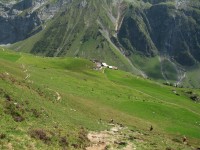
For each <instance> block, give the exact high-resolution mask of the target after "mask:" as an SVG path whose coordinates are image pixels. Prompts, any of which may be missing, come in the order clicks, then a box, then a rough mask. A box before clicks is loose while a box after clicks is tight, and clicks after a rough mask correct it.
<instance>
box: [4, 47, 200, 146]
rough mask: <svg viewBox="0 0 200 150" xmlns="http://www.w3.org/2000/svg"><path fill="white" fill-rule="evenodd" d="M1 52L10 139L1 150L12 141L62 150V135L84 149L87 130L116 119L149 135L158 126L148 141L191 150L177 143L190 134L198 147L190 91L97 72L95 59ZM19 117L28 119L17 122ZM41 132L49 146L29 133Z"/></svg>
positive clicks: (197, 114) (198, 114)
mask: <svg viewBox="0 0 200 150" xmlns="http://www.w3.org/2000/svg"><path fill="white" fill-rule="evenodd" d="M0 54H1V55H0V65H1V68H0V85H1V87H0V119H1V122H0V126H1V131H0V134H5V135H6V137H5V139H2V140H1V142H2V144H1V146H0V148H1V149H7V148H8V147H9V143H11V144H12V147H14V148H15V149H29V148H31V147H35V149H52V148H53V149H60V148H63V147H62V146H60V144H59V140H60V139H61V137H66V138H67V141H68V143H69V144H68V146H67V147H68V148H71V149H73V146H72V145H73V144H77V145H78V146H79V147H78V149H83V147H85V145H86V144H87V143H88V141H84V140H83V139H82V138H80V135H81V136H82V135H85V132H84V131H82V128H84V130H86V131H91V130H104V129H107V128H109V126H108V124H107V122H108V121H109V120H110V119H111V118H113V119H114V120H115V121H116V122H119V123H122V124H124V125H125V126H128V127H130V128H134V129H137V130H139V131H140V132H144V133H146V132H148V130H149V126H150V125H153V126H154V132H152V133H151V134H152V137H150V136H149V137H148V136H147V137H146V138H147V139H148V142H151V141H156V142H157V143H158V144H159V138H163V139H165V140H167V141H169V143H171V145H172V147H174V149H178V148H181V147H183V149H190V147H187V146H186V145H177V144H176V143H173V141H172V139H173V138H177V137H178V138H180V137H181V136H183V135H186V136H187V137H188V138H189V139H190V144H191V145H193V146H197V145H198V143H199V140H200V135H199V134H198V133H200V125H199V123H200V122H199V120H200V109H199V107H200V104H199V103H194V102H193V101H191V100H190V99H189V98H188V97H187V96H186V95H185V94H184V91H187V90H190V89H179V88H173V87H168V86H164V85H162V84H159V83H156V82H154V81H151V80H148V79H144V78H141V77H138V76H134V75H132V74H131V73H127V72H124V71H120V70H118V71H116V70H109V69H105V70H104V71H95V70H93V64H92V63H91V62H90V61H88V60H85V59H80V58H47V57H46V58H42V57H38V56H32V55H28V54H23V53H20V54H19V53H15V52H10V51H8V50H5V51H0ZM27 75H30V76H29V77H28V78H26V77H27ZM172 90H176V91H177V93H179V94H180V96H177V95H176V94H174V93H173V92H172ZM56 92H57V93H59V95H60V96H61V100H58V99H57V98H58V95H57V94H56ZM195 93H197V94H199V93H200V91H199V90H197V89H196V90H195ZM6 95H9V97H10V99H11V100H8V99H9V98H8V97H7V96H6ZM14 103H17V105H19V106H18V107H16V106H15V105H14ZM11 108H13V109H11ZM11 110H12V111H11ZM10 111H11V112H10ZM13 112H14V113H13ZM16 113H18V114H20V115H21V116H23V117H24V119H25V120H24V121H22V122H15V121H14V120H13V115H15V114H16ZM37 114H39V116H37ZM100 118H101V119H102V120H103V122H104V123H103V124H99V119H100ZM196 122H197V123H196ZM36 129H42V130H43V131H44V132H45V133H46V135H47V137H49V138H50V143H45V141H43V140H38V139H34V138H32V137H31V136H30V132H33V131H34V130H36ZM157 135H159V136H158V137H157ZM161 145H162V144H161ZM138 146H140V147H141V148H142V147H143V149H153V148H152V147H151V145H150V147H146V148H144V144H142V145H138ZM162 146H164V145H162ZM162 146H161V147H160V148H164V147H162Z"/></svg>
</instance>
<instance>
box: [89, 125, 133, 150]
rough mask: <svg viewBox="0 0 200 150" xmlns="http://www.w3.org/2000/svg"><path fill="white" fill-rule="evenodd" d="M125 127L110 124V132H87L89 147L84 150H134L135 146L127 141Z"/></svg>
mask: <svg viewBox="0 0 200 150" xmlns="http://www.w3.org/2000/svg"><path fill="white" fill-rule="evenodd" d="M125 132H127V128H126V127H121V126H120V125H114V124H112V128H111V129H110V130H105V131H100V132H89V134H88V136H87V137H88V139H89V140H90V142H91V145H90V146H88V147H87V148H86V150H106V149H110V150H116V149H121V150H134V149H136V146H135V145H134V144H133V143H131V142H130V141H129V140H128V137H127V135H126V134H125Z"/></svg>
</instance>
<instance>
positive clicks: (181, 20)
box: [0, 0, 200, 87]
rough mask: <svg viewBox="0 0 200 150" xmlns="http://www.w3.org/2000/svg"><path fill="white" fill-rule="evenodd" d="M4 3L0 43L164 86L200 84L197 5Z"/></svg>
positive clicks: (168, 1)
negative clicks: (90, 62)
mask: <svg viewBox="0 0 200 150" xmlns="http://www.w3.org/2000/svg"><path fill="white" fill-rule="evenodd" d="M0 2H1V3H0V22H1V23H0V44H9V43H10V44H12V46H11V47H12V48H13V49H15V50H19V49H20V50H23V51H26V52H31V53H33V54H37V55H43V56H50V57H57V56H73V57H84V58H88V59H98V60H100V61H105V62H107V63H109V64H111V65H116V66H118V67H119V68H121V69H123V70H126V71H130V72H133V73H135V74H138V75H143V76H148V77H150V78H153V79H156V80H158V81H161V82H167V83H175V84H177V85H184V86H189V87H198V86H199V85H200V84H199V83H200V77H199V73H200V68H199V61H200V2H199V1H198V0H137V1H136V0H101V1H100V0H22V1H12V0H10V1H9V2H8V1H3V0H1V1H0ZM16 42H17V43H16Z"/></svg>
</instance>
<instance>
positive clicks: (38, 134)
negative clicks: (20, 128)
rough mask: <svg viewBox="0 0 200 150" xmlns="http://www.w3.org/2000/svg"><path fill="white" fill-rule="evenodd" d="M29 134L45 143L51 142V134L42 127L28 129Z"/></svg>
mask: <svg viewBox="0 0 200 150" xmlns="http://www.w3.org/2000/svg"><path fill="white" fill-rule="evenodd" d="M29 135H30V136H31V137H32V138H34V139H37V140H41V141H43V142H44V143H45V144H50V143H51V134H50V133H49V132H48V131H46V130H44V129H32V130H30V131H29Z"/></svg>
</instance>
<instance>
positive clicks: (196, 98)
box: [185, 91, 200, 102]
mask: <svg viewBox="0 0 200 150" xmlns="http://www.w3.org/2000/svg"><path fill="white" fill-rule="evenodd" d="M185 94H186V96H187V97H189V98H190V99H191V100H192V101H194V102H200V96H199V95H198V94H196V93H194V92H193V91H185Z"/></svg>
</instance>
